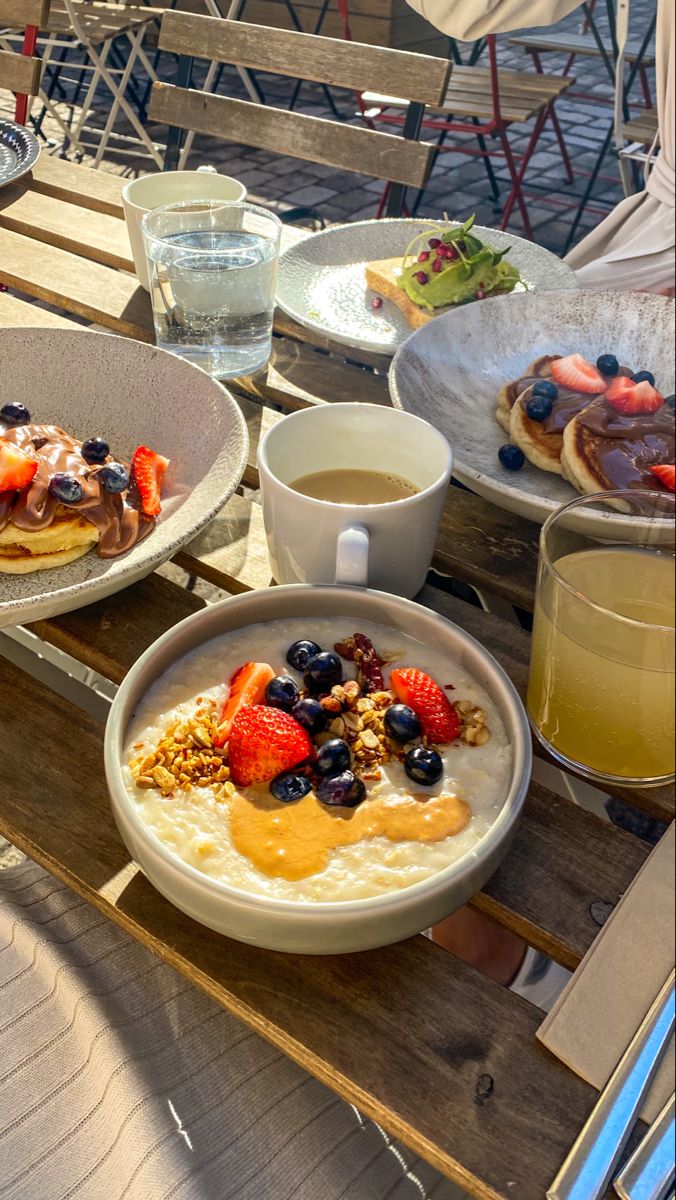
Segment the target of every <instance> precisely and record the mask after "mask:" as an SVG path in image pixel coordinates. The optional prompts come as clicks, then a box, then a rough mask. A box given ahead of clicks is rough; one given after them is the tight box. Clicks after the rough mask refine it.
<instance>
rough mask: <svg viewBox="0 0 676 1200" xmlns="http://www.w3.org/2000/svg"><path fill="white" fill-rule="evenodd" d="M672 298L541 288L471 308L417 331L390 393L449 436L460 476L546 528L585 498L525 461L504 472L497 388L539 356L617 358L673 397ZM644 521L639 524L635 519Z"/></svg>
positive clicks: (396, 365)
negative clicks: (565, 507)
mask: <svg viewBox="0 0 676 1200" xmlns="http://www.w3.org/2000/svg"><path fill="white" fill-rule="evenodd" d="M674 311H675V306H674V302H673V301H672V300H667V299H665V298H664V297H661V296H652V295H646V294H644V293H641V292H590V291H583V290H580V291H577V292H547V293H544V292H538V293H537V294H527V295H524V294H522V295H511V296H501V297H498V298H495V299H493V300H491V301H490V303H488V302H487V301H481V302H480V303H477V304H469V305H466V306H463V307H462V308H459V309H456V310H455V311H454V312H451V313H448V314H447V315H446V316H442V317H439V318H438V320H436V321H434V322H432V323H431V324H430V325H427V326H425V327H424V328H423V329H419V330H417V331H416V333H414V334H413V335H412V336H411V337H410V338H409V339H408V340H407V341H406V342H405V343H404V345H403V346H402V347H401V348H400V349H399V351H398V352H397V354H396V356H395V358H394V362H393V364H392V368H391V370H390V376H389V378H390V393H391V396H392V401H393V403H394V405H395V406H396V407H397V408H402V409H404V410H406V411H407V412H412V413H415V415H416V416H418V417H423V418H424V419H425V420H427V421H430V422H431V423H432V425H434V426H436V428H437V429H440V430H441V431H442V432H443V433H444V434H445V435H446V437H447V438H448V440H449V442H450V444H451V446H452V448H453V455H454V462H453V474H454V476H455V477H456V478H457V479H459V480H460V482H461V483H464V484H466V485H467V486H468V487H470V488H471V489H472V491H475V492H478V493H479V494H480V495H481V496H485V497H486V498H487V499H489V500H492V501H493V503H494V504H497V505H499V506H500V507H501V508H505V509H507V510H509V511H510V512H515V513H518V514H519V515H520V516H523V517H527V518H529V519H530V520H531V521H537V522H538V523H542V522H543V521H545V520H546V519H547V517H548V516H549V515H550V514H551V513H552V512H553V511H554V510H555V509H556V508H558V507H559V506H560V505H561V504H566V503H568V501H570V500H573V499H574V498H575V496H576V495H578V494H579V493H578V492H576V491H575V489H574V488H573V487H572V485H571V484H569V483H567V482H566V480H565V479H563V478H562V477H561V476H560V475H555V474H552V473H548V472H546V471H541V470H539V469H538V468H537V467H535V466H532V465H531V464H530V463H527V464H526V466H525V467H524V468H523V470H521V471H515V472H511V471H507V470H505V468H504V467H502V466H501V464H500V462H499V460H498V450H499V448H500V446H502V445H504V443H505V442H506V441H507V440H508V438H507V435H506V434H505V431H504V429H502V428H501V426H500V425H499V423H498V421H497V419H496V416H495V410H496V399H497V395H498V392H499V390H500V388H501V387H502V386H503V385H504V384H505V383H506V382H507V381H508V380H510V379H517V378H518V377H519V376H520V375H522V374H523V373H524V371H525V369H526V367H528V366H529V364H530V363H532V362H533V360H534V359H536V358H537V357H538V356H539V355H542V354H562V355H565V354H574V353H575V352H579V353H580V354H583V355H584V356H585V357H586V358H588V359H590V360H591V361H592V362H594V361H595V360H596V358H597V357H598V356H599V355H600V354H605V353H607V354H615V355H617V357H618V358H619V359H620V361H621V362H627V363H632V364H636V366H635V369H636V370H637V371H638V370H649V371H652V372H653V373H654V375H655V378H656V381H657V386H658V387H659V389H660V391H662V392H663V393H664V394H665V395H667V394H669V393H671V392H673V391H674V360H673V349H672V347H673V341H674ZM634 520H640V518H634Z"/></svg>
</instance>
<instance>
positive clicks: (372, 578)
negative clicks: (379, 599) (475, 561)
mask: <svg viewBox="0 0 676 1200" xmlns="http://www.w3.org/2000/svg"><path fill="white" fill-rule="evenodd" d="M451 466H452V454H451V448H450V446H449V444H448V442H447V441H446V438H445V437H444V436H443V435H442V434H441V433H439V432H438V431H437V430H436V429H434V428H433V427H432V426H431V425H429V424H428V423H427V421H423V420H421V419H420V417H414V416H412V415H411V414H410V413H405V412H401V411H399V410H397V409H393V408H386V407H381V406H380V405H376V404H325V405H321V406H319V407H317V408H308V409H304V410H303V411H302V412H298V413H294V414H293V415H292V416H290V417H285V419H284V420H283V421H280V422H279V423H278V424H277V425H274V426H273V427H272V429H270V430H269V431H268V433H267V434H266V435H265V437H264V438H263V440H262V441H261V444H260V446H259V449H258V467H259V472H260V481H261V497H262V502H263V520H264V523H265V532H266V535H267V540H268V550H269V554H270V562H271V566H272V571H273V574H274V577H275V579H276V580H277V582H278V583H345V584H352V585H355V586H358V587H370V588H378V589H379V590H380V591H384V592H391V593H394V594H395V595H398V596H405V597H409V598H410V597H412V596H415V595H416V594H417V592H419V591H420V588H421V587H422V586H423V584H424V582H425V577H426V575H427V571H428V569H429V566H430V563H431V561H432V554H433V552H434V546H435V543H436V539H437V531H438V528H439V521H440V519H441V513H442V510H443V507H444V501H445V499H446V491H447V487H448V483H449V480H450V477H451ZM346 468H348V469H355V470H376V471H385V472H388V473H392V474H394V475H399V476H401V477H402V478H404V479H406V480H408V481H409V482H410V483H412V484H414V485H415V486H416V487H418V488H419V489H420V491H418V492H417V493H415V494H414V495H411V496H406V497H404V498H403V499H401V500H394V501H391V502H389V503H387V504H350V502H349V498H348V497H346V500H345V503H344V504H335V503H333V502H330V501H327V500H315V499H314V498H313V497H311V496H304V495H301V493H300V492H297V491H294V489H293V488H292V487H290V486H289V485H290V484H293V483H295V482H296V481H297V480H299V479H301V478H302V477H303V476H305V475H311V474H314V473H316V472H318V471H325V470H340V469H346Z"/></svg>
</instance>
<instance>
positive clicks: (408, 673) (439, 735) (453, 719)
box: [390, 667, 460, 746]
mask: <svg viewBox="0 0 676 1200" xmlns="http://www.w3.org/2000/svg"><path fill="white" fill-rule="evenodd" d="M390 686H391V688H392V691H393V692H394V694H395V696H396V697H397V700H400V701H401V703H402V704H408V706H409V708H412V709H413V711H414V713H415V714H416V716H417V717H418V719H419V721H420V724H421V725H422V730H423V734H424V736H425V737H426V738H427V740H428V742H432V743H433V744H434V745H437V746H439V745H442V744H443V743H445V742H454V741H455V739H456V738H457V736H458V734H459V733H460V721H459V719H458V715H457V713H456V711H455V709H454V708H453V705H452V704H451V703H450V701H449V699H448V697H447V695H446V693H445V692H443V691H442V690H441V688H440V687H439V684H438V683H435V681H434V680H433V679H432V677H431V676H430V675H426V674H425V672H424V671H419V670H418V668H417V667H404V668H403V669H402V670H399V671H393V672H392V674H391V676H390Z"/></svg>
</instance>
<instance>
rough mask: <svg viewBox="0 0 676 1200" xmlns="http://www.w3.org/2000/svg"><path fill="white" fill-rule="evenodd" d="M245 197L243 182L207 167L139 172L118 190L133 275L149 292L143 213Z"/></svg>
mask: <svg viewBox="0 0 676 1200" xmlns="http://www.w3.org/2000/svg"><path fill="white" fill-rule="evenodd" d="M245 199H246V188H245V186H244V184H243V183H240V182H239V180H238V179H233V178H232V177H231V176H230V175H219V174H218V172H217V171H214V170H213V168H209V167H199V168H198V169H197V170H196V171H163V172H159V173H158V174H157V175H142V176H141V178H140V179H132V181H131V182H130V183H128V184H127V185H126V187H124V188H123V189H122V205H123V208H124V215H125V218H126V221H127V230H128V232H129V241H130V242H131V251H132V254H133V256H134V266H135V267H136V277H137V279H138V281H139V283H140V284H141V287H144V288H145V289H146V291H147V292H148V291H150V280H149V276H148V263H147V260H146V251H145V245H144V243H143V234H142V233H141V221H142V220H143V218H144V217H145V215H146V213H149V212H152V210H153V209H154V208H160V207H162V206H163V205H165V204H177V203H179V202H180V201H181V200H226V201H229V202H238V201H241V200H245Z"/></svg>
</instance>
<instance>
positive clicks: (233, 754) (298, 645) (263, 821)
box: [123, 617, 512, 902]
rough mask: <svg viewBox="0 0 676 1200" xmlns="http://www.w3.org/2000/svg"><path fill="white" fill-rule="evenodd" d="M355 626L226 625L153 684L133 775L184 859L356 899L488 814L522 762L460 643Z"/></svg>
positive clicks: (250, 886) (439, 855)
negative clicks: (516, 761) (437, 647)
mask: <svg viewBox="0 0 676 1200" xmlns="http://www.w3.org/2000/svg"><path fill="white" fill-rule="evenodd" d="M353 627H354V620H353V619H349V618H348V619H347V620H346V619H345V618H340V617H335V618H327V617H324V618H317V619H311V618H292V619H287V620H279V621H272V622H269V623H267V624H265V625H262V624H261V625H253V626H249V627H248V628H247V629H245V630H241V631H240V630H237V631H234V632H232V633H228V634H224V635H223V636H221V637H219V638H215V639H214V640H212V641H211V642H208V643H207V644H206V645H204V646H201V647H200V648H199V649H198V650H196V651H193V652H192V653H191V654H189V655H187V656H186V657H185V658H183V659H182V660H180V661H179V662H177V663H175V664H174V666H173V667H171V668H170V670H169V671H167V672H166V673H165V674H164V675H163V676H162V677H161V678H160V679H159V680H158V681H157V682H156V683H155V685H154V686H153V687H152V688H151V689H150V691H149V692H148V693H147V695H146V696H145V697H144V699H143V701H142V703H141V704H140V706H139V708H138V710H137V711H136V714H135V718H134V721H133V724H132V727H131V729H130V734H129V737H128V742H127V747H126V750H125V755H124V764H123V770H124V778H125V783H126V786H127V789H128V791H129V793H130V795H131V797H132V799H133V801H134V803H135V804H136V805H137V810H138V814H139V817H140V819H141V820H142V821H143V823H144V824H145V825H146V826H147V827H148V828H149V829H150V830H151V831H152V832H153V833H154V834H155V835H156V837H157V838H159V840H160V841H161V842H163V843H164V844H165V845H166V846H167V847H168V848H169V849H170V850H171V851H172V852H173V853H174V854H176V855H178V857H179V858H181V859H183V861H184V862H186V863H188V864H189V865H190V866H192V867H194V868H196V869H197V870H199V871H201V872H203V873H204V874H205V875H207V876H210V877H212V878H213V879H216V880H219V881H221V882H223V883H227V884H229V885H231V886H233V887H236V888H239V889H241V890H243V891H246V892H253V893H257V894H259V895H263V896H268V897H273V898H275V899H280V900H293V901H301V902H303V901H336V900H354V899H360V898H364V897H368V896H376V895H380V894H382V893H384V892H390V891H396V890H398V889H400V888H405V887H408V886H410V885H411V884H414V883H418V882H419V881H420V880H423V879H426V878H427V877H428V876H430V875H433V874H434V873H436V872H437V871H440V870H442V869H443V868H444V867H447V866H449V865H450V864H451V863H453V862H455V861H456V860H457V859H459V858H461V857H462V856H463V855H465V854H467V853H470V852H471V851H472V849H473V848H475V847H476V846H477V844H478V842H479V841H480V840H481V838H482V837H483V836H484V835H485V833H486V832H487V831H488V829H489V828H490V826H491V825H492V824H493V821H494V820H495V818H496V816H497V814H498V812H499V811H500V809H501V807H502V804H503V802H504V799H505V796H506V794H507V790H508V786H509V782H510V778H511V766H512V755H511V750H510V747H509V744H508V739H507V735H506V731H505V728H504V725H503V723H502V720H501V718H500V716H499V714H498V712H497V710H496V708H495V705H494V704H493V703H492V702H491V700H490V699H489V697H488V696H487V694H486V692H485V691H484V690H483V689H482V688H481V687H480V686H479V685H478V684H477V683H476V682H475V681H474V680H473V679H472V678H471V677H470V676H469V675H468V673H467V671H466V670H465V669H464V668H462V667H461V666H460V665H459V663H458V662H457V661H454V660H453V659H452V658H450V657H447V656H440V655H439V654H438V653H435V651H434V650H433V649H431V648H430V647H428V646H425V645H423V644H422V643H421V642H418V641H416V640H415V639H413V638H411V637H409V636H408V635H406V634H404V633H401V632H399V631H398V630H395V629H392V628H390V627H387V626H381V625H376V624H374V623H371V622H367V621H363V622H360V623H359V630H358V632H355V631H354V628H353ZM252 655H255V656H256V661H253V660H252V658H251V656H252Z"/></svg>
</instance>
